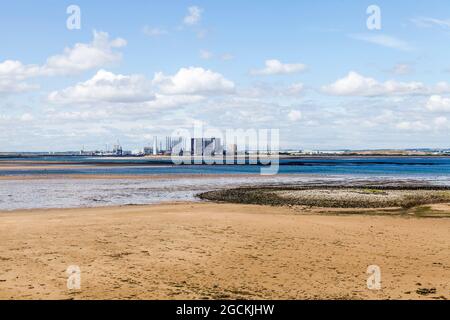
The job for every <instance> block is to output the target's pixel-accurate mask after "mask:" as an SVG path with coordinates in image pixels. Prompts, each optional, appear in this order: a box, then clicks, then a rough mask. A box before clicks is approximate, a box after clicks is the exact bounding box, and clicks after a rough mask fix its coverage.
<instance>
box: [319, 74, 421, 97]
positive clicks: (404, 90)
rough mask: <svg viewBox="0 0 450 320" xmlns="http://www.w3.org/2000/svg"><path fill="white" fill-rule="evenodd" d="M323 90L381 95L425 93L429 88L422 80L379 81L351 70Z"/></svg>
mask: <svg viewBox="0 0 450 320" xmlns="http://www.w3.org/2000/svg"><path fill="white" fill-rule="evenodd" d="M322 90H323V91H324V92H326V93H328V94H332V95H337V96H379V95H401V94H423V93H425V92H426V91H427V88H426V86H425V85H424V84H423V83H421V82H397V81H394V80H389V81H386V82H379V81H377V80H375V79H373V78H369V77H364V76H362V75H360V74H358V73H357V72H354V71H351V72H349V74H348V75H347V76H345V77H344V78H341V79H338V80H337V81H336V82H334V83H332V84H330V85H327V86H324V87H322Z"/></svg>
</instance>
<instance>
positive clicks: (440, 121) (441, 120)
mask: <svg viewBox="0 0 450 320" xmlns="http://www.w3.org/2000/svg"><path fill="white" fill-rule="evenodd" d="M433 122H434V125H435V126H436V127H438V128H441V127H446V126H447V125H448V120H447V118H446V117H437V118H435V119H434V121H433Z"/></svg>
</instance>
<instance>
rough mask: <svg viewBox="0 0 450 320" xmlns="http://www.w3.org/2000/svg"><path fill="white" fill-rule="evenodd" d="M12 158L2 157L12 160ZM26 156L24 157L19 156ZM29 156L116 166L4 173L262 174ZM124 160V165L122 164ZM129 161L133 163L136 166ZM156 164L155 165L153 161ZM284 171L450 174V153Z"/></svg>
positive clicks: (295, 164)
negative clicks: (447, 154) (447, 155)
mask: <svg viewBox="0 0 450 320" xmlns="http://www.w3.org/2000/svg"><path fill="white" fill-rule="evenodd" d="M11 160H12V159H0V163H1V161H11ZM19 160H23V159H19ZM27 160H40V161H50V162H51V161H54V162H67V163H73V162H75V163H79V164H86V165H91V164H102V163H114V164H115V166H112V167H111V166H104V167H95V168H92V167H86V168H83V167H79V168H76V169H52V168H51V166H49V168H48V169H45V170H21V171H16V170H10V171H1V172H0V175H33V174H125V175H135V174H137V175H152V174H258V173H259V172H260V167H259V166H250V165H216V166H206V165H200V166H194V165H184V166H174V165H172V163H171V161H170V160H166V161H160V160H158V161H155V160H148V159H142V158H136V159H132V160H129V159H127V160H122V159H108V158H80V157H57V158H55V157H40V158H32V159H27ZM120 164H124V166H120ZM125 164H127V165H129V164H133V166H132V167H130V166H125ZM152 164H154V165H152ZM279 173H281V174H320V175H330V174H331V175H375V176H377V175H388V176H389V175H395V176H398V175H400V176H401V175H403V176H414V177H420V176H450V157H448V158H447V157H446V158H444V157H440V158H437V157H370V158H357V157H355V158H351V157H345V158H333V159H323V158H322V159H311V158H308V159H282V160H281V161H280V170H279Z"/></svg>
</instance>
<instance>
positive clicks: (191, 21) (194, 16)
mask: <svg viewBox="0 0 450 320" xmlns="http://www.w3.org/2000/svg"><path fill="white" fill-rule="evenodd" d="M202 13H203V9H202V8H199V7H197V6H192V7H189V8H188V14H187V16H186V17H184V20H183V21H184V23H185V24H186V25H189V26H192V25H196V24H198V23H199V22H200V20H201V18H202Z"/></svg>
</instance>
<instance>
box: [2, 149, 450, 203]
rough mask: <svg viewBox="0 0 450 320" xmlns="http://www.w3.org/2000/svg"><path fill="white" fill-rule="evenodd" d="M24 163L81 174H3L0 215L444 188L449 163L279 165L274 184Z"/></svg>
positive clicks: (140, 163)
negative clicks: (376, 185)
mask: <svg viewBox="0 0 450 320" xmlns="http://www.w3.org/2000/svg"><path fill="white" fill-rule="evenodd" d="M14 160H19V159H14ZM20 160H23V159H20ZM28 160H32V161H36V160H39V161H48V162H58V163H59V164H60V163H61V162H62V163H67V164H73V163H76V164H83V165H86V167H83V166H80V167H75V168H74V167H67V168H63V169H61V168H59V169H56V168H52V166H51V165H47V166H46V167H45V169H41V168H36V169H21V170H16V169H14V170H13V169H11V170H9V169H7V170H5V168H3V169H2V170H0V176H3V177H4V178H5V177H7V179H0V210H16V209H34V208H76V207H98V206H112V205H139V204H154V203H163V202H173V201H198V200H197V198H196V195H197V194H198V193H201V192H204V191H209V190H216V189H222V188H230V187H238V186H249V185H252V186H253V185H267V184H272V185H286V184H294V185H305V184H326V185H330V184H334V183H339V184H349V185H351V184H358V183H361V184H366V183H368V182H369V183H370V182H383V183H389V182H412V183H426V184H431V185H441V186H442V185H444V186H450V158H435V157H407V158H406V157H398V158H393V157H371V158H358V157H355V158H350V157H346V158H328V159H323V158H320V159H317V158H308V159H286V160H281V165H280V170H279V173H280V174H279V175H275V176H260V175H259V174H258V173H259V172H260V167H259V166H249V165H241V166H238V165H232V166H220V165H218V166H206V165H200V166H172V165H171V163H170V161H167V162H164V161H163V162H161V161H158V162H152V161H151V160H150V161H149V160H144V159H131V160H130V159H127V160H121V159H104V158H101V159H95V158H94V159H92V158H74V157H64V158H61V157H58V158H53V157H51V158H42V157H41V158H37V159H36V158H35V159H28ZM2 161H12V159H2V160H0V163H1V162H2ZM39 167H41V165H39ZM48 174H58V175H59V178H57V179H44V178H42V179H41V178H40V177H42V176H43V175H48ZM68 174H71V175H72V174H76V175H85V174H96V175H124V178H123V179H102V178H99V179H70V178H64V175H68ZM205 174H206V176H205ZM133 175H140V176H148V179H146V178H143V179H134V178H133ZM152 175H153V176H154V177H152ZM156 175H162V176H156ZM21 176H36V179H21ZM125 176H126V177H125ZM186 176H188V177H186Z"/></svg>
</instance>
